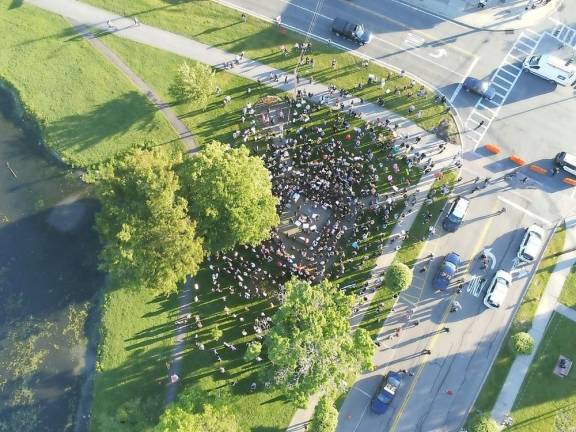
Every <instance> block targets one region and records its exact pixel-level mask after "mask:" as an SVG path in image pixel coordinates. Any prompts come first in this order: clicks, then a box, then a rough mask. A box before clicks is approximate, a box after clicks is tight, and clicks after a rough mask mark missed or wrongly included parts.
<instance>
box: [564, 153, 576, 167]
mask: <svg viewBox="0 0 576 432" xmlns="http://www.w3.org/2000/svg"><path fill="white" fill-rule="evenodd" d="M562 162H564V163H565V164H568V165H572V166H573V167H576V156H574V155H572V154H570V153H564V157H563V158H562Z"/></svg>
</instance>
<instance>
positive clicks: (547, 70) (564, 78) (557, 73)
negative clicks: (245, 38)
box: [522, 54, 576, 86]
mask: <svg viewBox="0 0 576 432" xmlns="http://www.w3.org/2000/svg"><path fill="white" fill-rule="evenodd" d="M522 67H523V68H524V69H526V70H527V71H529V72H531V73H533V74H534V75H537V76H539V77H540V78H544V79H547V80H548V81H550V82H552V83H557V84H560V85H563V86H566V85H572V84H574V83H576V65H575V64H574V63H572V62H571V61H566V60H564V59H561V58H559V57H555V56H553V55H550V54H543V55H531V56H528V57H526V59H524V62H523V63H522Z"/></svg>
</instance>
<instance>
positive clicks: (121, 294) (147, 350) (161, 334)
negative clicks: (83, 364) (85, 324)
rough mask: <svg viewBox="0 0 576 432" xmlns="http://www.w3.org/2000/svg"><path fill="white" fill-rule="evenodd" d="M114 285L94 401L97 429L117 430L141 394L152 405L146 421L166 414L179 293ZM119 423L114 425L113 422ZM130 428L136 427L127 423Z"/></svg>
mask: <svg viewBox="0 0 576 432" xmlns="http://www.w3.org/2000/svg"><path fill="white" fill-rule="evenodd" d="M115 288H117V289H109V291H108V292H107V293H106V295H105V296H106V297H105V301H104V305H103V308H102V318H101V320H102V322H101V332H102V340H101V341H100V345H99V349H98V363H97V373H96V376H95V382H94V401H93V404H92V429H93V430H95V431H107V430H113V429H114V428H116V427H119V426H121V425H117V424H114V423H111V420H110V419H115V418H116V413H117V412H118V409H119V408H120V407H121V406H122V405H123V404H124V403H126V402H128V401H131V400H133V399H135V398H140V399H141V400H142V402H143V403H144V404H145V405H146V407H147V409H146V411H145V412H142V413H141V414H142V417H143V418H142V420H143V421H144V422H146V423H148V424H151V425H152V424H154V423H155V422H156V421H157V419H158V416H160V414H161V413H162V406H163V400H164V394H165V391H166V380H167V373H166V366H165V363H166V361H168V360H169V359H170V352H171V348H172V339H173V335H174V319H173V317H175V316H176V315H177V307H178V299H177V298H176V296H175V295H173V296H164V295H155V294H154V293H153V291H151V290H149V289H146V288H143V287H132V286H122V287H115ZM112 424H113V425H114V426H111V425H112ZM122 430H126V431H130V430H133V429H132V428H130V427H129V425H126V428H125V429H122Z"/></svg>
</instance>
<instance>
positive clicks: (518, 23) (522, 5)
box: [401, 0, 562, 31]
mask: <svg viewBox="0 0 576 432" xmlns="http://www.w3.org/2000/svg"><path fill="white" fill-rule="evenodd" d="M401 2H402V3H406V4H409V5H411V6H414V7H416V8H418V9H423V10H425V11H428V12H432V13H434V14H437V15H440V16H442V17H444V18H447V19H449V20H451V21H455V22H457V23H459V24H462V25H464V26H466V27H470V28H474V29H478V30H488V31H504V30H518V29H522V28H526V27H530V26H533V25H535V24H536V23H537V22H539V21H541V20H543V19H545V18H546V17H548V16H549V15H551V14H552V13H554V11H556V9H557V8H558V7H559V6H560V4H561V3H562V0H549V1H548V2H546V0H488V1H487V4H486V7H484V8H479V7H478V4H479V2H480V0H425V1H422V0H401Z"/></svg>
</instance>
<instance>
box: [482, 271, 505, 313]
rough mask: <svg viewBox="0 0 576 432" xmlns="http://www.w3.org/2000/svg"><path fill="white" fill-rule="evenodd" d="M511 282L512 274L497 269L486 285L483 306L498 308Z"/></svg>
mask: <svg viewBox="0 0 576 432" xmlns="http://www.w3.org/2000/svg"><path fill="white" fill-rule="evenodd" d="M511 283H512V275H511V274H510V273H508V272H507V271H504V270H498V271H497V272H496V274H495V275H494V278H492V281H490V285H489V286H488V291H487V292H486V297H484V306H486V307H487V308H489V309H498V308H499V307H500V306H501V305H502V303H503V302H504V299H505V298H506V294H508V289H509V288H510V284H511Z"/></svg>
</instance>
